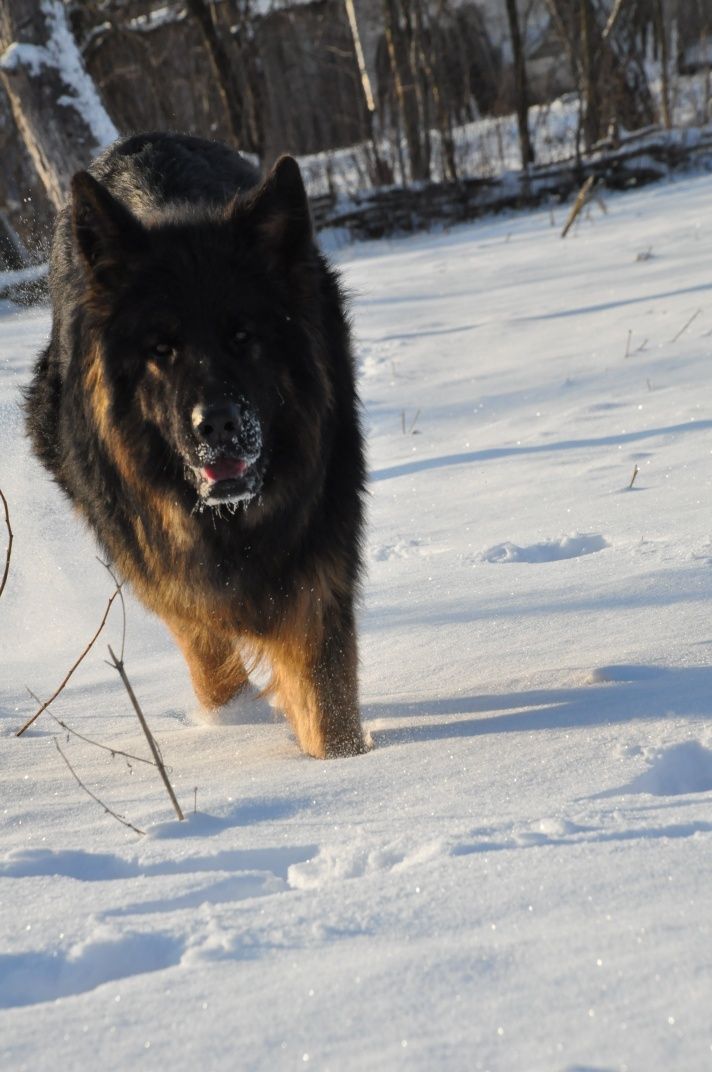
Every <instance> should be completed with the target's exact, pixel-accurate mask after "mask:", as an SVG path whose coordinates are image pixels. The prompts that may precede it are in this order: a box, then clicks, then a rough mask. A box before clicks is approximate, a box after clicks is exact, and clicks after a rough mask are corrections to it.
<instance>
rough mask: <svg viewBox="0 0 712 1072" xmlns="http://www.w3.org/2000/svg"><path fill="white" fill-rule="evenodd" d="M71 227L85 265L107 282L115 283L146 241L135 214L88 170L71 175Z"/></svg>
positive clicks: (97, 277) (143, 230)
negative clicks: (72, 176)
mask: <svg viewBox="0 0 712 1072" xmlns="http://www.w3.org/2000/svg"><path fill="white" fill-rule="evenodd" d="M72 230H73V232H74V237H75V239H76V243H77V246H78V247H79V251H80V253H81V254H82V257H83V258H84V261H85V263H86V266H87V268H88V269H89V271H90V272H91V274H92V275H93V276H94V278H95V279H96V280H97V282H100V283H105V284H106V285H107V286H112V285H115V283H116V282H117V281H118V276H120V275H121V274H123V272H124V271H125V269H126V268H127V267H128V265H129V263H130V261H131V260H132V254H133V256H134V257H135V255H136V254H137V253H140V252H141V250H143V249H144V248H145V247H146V245H147V235H146V231H145V229H144V228H143V227H142V226H141V224H140V223H139V221H138V220H137V219H136V217H135V216H134V215H132V213H131V212H129V210H128V209H127V208H126V207H125V206H124V205H122V204H121V202H120V201H117V199H116V198H115V197H113V196H112V195H111V194H110V193H109V191H108V190H107V189H106V187H105V186H102V184H101V183H100V182H97V180H96V179H95V178H94V177H93V176H92V175H90V174H89V172H88V171H78V172H77V174H76V175H75V176H74V178H73V179H72Z"/></svg>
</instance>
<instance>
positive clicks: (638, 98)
mask: <svg viewBox="0 0 712 1072" xmlns="http://www.w3.org/2000/svg"><path fill="white" fill-rule="evenodd" d="M638 4H639V0H616V3H615V5H614V6H613V8H612V9H611V12H610V15H609V17H608V20H607V22H606V24H605V26H602V20H603V11H604V9H603V7H602V5H600V4H598V3H594V2H593V0H576V3H575V5H574V4H573V3H572V2H571V0H547V6H548V8H549V11H550V12H551V15H552V18H553V21H554V25H555V26H556V28H557V32H558V33H559V35H560V36H561V37H562V41H563V44H564V47H565V48H566V50H567V52H568V54H569V57H570V59H571V63H572V66H573V69H574V71H575V72H576V77H577V81H578V85H579V93H580V95H581V99H582V101H583V103H584V137H585V142H586V148H587V149H591V147H592V146H593V145H594V144H595V143H596V142H597V141H599V140H600V139H601V138H603V137H605V135H606V133H607V132H608V128H609V126H610V125H611V124H617V123H621V124H622V125H623V126H624V127H626V128H627V129H628V130H637V129H639V128H640V127H644V126H648V125H649V124H650V123H653V122H654V121H655V114H656V113H655V105H654V102H653V98H652V95H651V93H650V88H649V86H648V82H647V79H646V77H645V70H644V68H643V64H642V62H641V58H640V56H639V55H638V52H637V41H636V25H637V23H636V16H639V15H640V12H641V10H642V11H643V12H644V11H645V8H641V7H639V6H638Z"/></svg>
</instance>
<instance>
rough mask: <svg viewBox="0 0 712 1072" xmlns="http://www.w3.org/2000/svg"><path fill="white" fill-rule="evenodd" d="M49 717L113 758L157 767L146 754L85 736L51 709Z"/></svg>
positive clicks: (31, 692) (30, 692)
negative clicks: (135, 753) (139, 754)
mask: <svg viewBox="0 0 712 1072" xmlns="http://www.w3.org/2000/svg"><path fill="white" fill-rule="evenodd" d="M25 688H27V686H25ZM27 691H28V692H29V694H30V696H31V697H32V699H33V700H36V701H37V703H42V701H41V700H40V698H39V696H37V695H36V693H34V692H33V691H32V689H29V688H28V689H27ZM49 717H50V718H52V719H54V721H55V722H56V723H57V725H58V726H61V727H62V729H63V730H66V731H67V733H71V735H72V736H73V737H78V738H79V740H80V741H84V742H85V743H86V744H93V745H94V747H95V748H101V749H102V751H104V752H110V753H111V756H112V758H113V757H114V756H123V757H124V759H133V760H135V761H136V762H137V763H148V765H149V767H155V765H156V764H155V763H154V762H153V760H152V759H146V757H145V756H135V755H133V753H132V752H123V751H122V750H121V749H120V748H112V747H111V745H108V744H100V743H99V741H93V740H92V739H91V737H85V736H84V734H83V733H80V732H79V730H75V729H73V728H72V727H71V726H68V725H67V723H66V722H63V721H62V719H61V718H57V716H56V715H53V714H52V712H51V711H50V713H49ZM129 766H130V764H129Z"/></svg>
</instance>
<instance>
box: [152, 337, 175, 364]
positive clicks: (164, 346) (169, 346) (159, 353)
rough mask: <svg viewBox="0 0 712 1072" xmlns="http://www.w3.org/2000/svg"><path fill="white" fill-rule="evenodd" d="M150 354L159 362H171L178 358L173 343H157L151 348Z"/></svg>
mask: <svg viewBox="0 0 712 1072" xmlns="http://www.w3.org/2000/svg"><path fill="white" fill-rule="evenodd" d="M150 353H151V357H154V358H156V359H157V360H158V361H170V360H171V358H174V357H175V356H176V347H175V346H174V345H173V343H172V342H156V343H154V344H153V346H151V349H150Z"/></svg>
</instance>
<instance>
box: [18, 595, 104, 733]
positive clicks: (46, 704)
mask: <svg viewBox="0 0 712 1072" xmlns="http://www.w3.org/2000/svg"><path fill="white" fill-rule="evenodd" d="M120 593H121V586H120V585H117V588H116V591H115V592H114V593H113V594H112V595H111V596H110V598H109V602H108V603H107V604H106V610H105V611H104V617H103V618H102V619H101V624H100V626H99V628H98V629H97V631H96V632H95V633H94V636H93V637H92V638H91V640H90V641H89V643H88V644H87V646H86V647H85V649H84V651H83V652H82V653H81V655H80V656H79V658H78V659H77V661H76V662H75V663H74V665H73V666H72V667H71V669H70V670H69V671H68V672H67V674H66V676H65V678H64V681H63V682H62V684H61V685H60V686H59V688H57V689H55V691H54V692H53V693H52V695H51V696H50V698H49V700H45V702H44V703H43V704H42V705H41V707H40V708H39V710H38V711H35V713H34V715H33V716H32V718H28V720H27V722H26V723H25V724H24V726H21V727H20V729H19V730H18V731H17V733H16V734H15V736H16V737H21V736H22V734H23V733H24V732H25V730H27V729H29V728H30V726H31V725H32V723H33V722H34V721H35V720H36V719H38V718H39V717H40V715H41V714H42V712H43V711H46V710H47V708H48V707H49V705H50V704H51V703H53V701H54V700H56V699H57V697H58V696H59V694H60V692H61V691H62V689H63V688H64V686H65V685H66V684H67V682H68V681H69V679H70V677H71V676H72V674H73V673H74V671H75V670H76V669H77V667H78V666H79V664H80V663H81V662H82V660H83V659H85V658H86V656H87V655H88V654H89V652H90V651H91V649H92V648H93V647H94V644H95V642H96V639H97V637H98V636H99V634H100V633H101V631H102V629H103V628H104V626H105V625H106V619H107V618H108V617H109V611H110V610H111V605H112V603H113V602H114V600H115V599H116V597H117V596H118V595H120Z"/></svg>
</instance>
